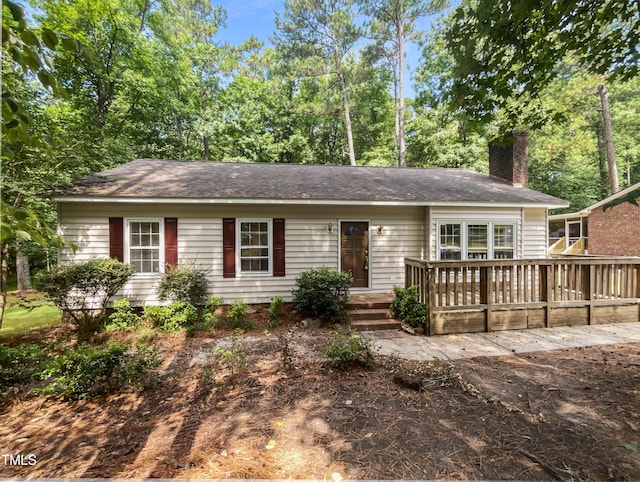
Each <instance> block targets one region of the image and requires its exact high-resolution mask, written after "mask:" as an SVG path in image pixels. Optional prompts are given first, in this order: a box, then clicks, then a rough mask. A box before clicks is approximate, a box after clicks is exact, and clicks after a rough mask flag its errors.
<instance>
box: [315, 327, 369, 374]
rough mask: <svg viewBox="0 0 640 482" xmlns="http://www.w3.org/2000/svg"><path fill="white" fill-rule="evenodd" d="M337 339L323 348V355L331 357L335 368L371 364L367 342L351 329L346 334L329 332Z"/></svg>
mask: <svg viewBox="0 0 640 482" xmlns="http://www.w3.org/2000/svg"><path fill="white" fill-rule="evenodd" d="M331 333H332V334H333V335H334V336H335V337H336V338H337V341H336V342H335V343H332V344H331V345H329V346H328V347H327V348H326V349H325V352H324V353H325V355H326V356H327V357H329V358H330V359H331V365H332V366H333V367H335V368H340V369H345V368H349V367H352V366H354V365H364V366H367V367H368V366H371V364H372V362H373V353H372V350H371V346H370V344H369V342H368V341H367V340H366V339H365V338H363V337H362V336H359V335H355V334H354V333H353V331H351V332H349V333H348V334H346V335H345V334H343V333H339V332H337V331H333V332H331Z"/></svg>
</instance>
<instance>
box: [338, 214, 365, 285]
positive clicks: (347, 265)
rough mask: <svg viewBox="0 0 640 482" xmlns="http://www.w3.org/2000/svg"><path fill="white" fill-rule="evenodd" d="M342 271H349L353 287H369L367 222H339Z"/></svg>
mask: <svg viewBox="0 0 640 482" xmlns="http://www.w3.org/2000/svg"><path fill="white" fill-rule="evenodd" d="M340 240H341V241H340V246H341V248H340V252H341V256H340V258H341V267H342V271H346V272H348V273H351V276H353V284H352V285H351V286H352V287H354V288H368V287H369V223H349V222H342V223H340Z"/></svg>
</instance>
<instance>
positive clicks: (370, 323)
mask: <svg viewBox="0 0 640 482" xmlns="http://www.w3.org/2000/svg"><path fill="white" fill-rule="evenodd" d="M351 327H352V328H353V329H355V330H356V331H375V330H399V329H400V328H401V325H400V322H399V321H398V320H395V319H393V318H386V319H384V320H357V321H352V322H351Z"/></svg>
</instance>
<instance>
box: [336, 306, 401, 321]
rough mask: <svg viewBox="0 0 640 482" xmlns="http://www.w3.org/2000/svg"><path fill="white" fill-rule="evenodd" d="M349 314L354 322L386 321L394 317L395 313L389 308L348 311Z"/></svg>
mask: <svg viewBox="0 0 640 482" xmlns="http://www.w3.org/2000/svg"><path fill="white" fill-rule="evenodd" d="M347 313H348V314H349V319H351V320H352V321H357V320H384V319H387V318H392V317H393V313H392V312H391V310H389V309H388V308H375V309H357V310H348V311H347Z"/></svg>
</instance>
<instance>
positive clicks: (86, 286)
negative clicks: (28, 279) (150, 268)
mask: <svg viewBox="0 0 640 482" xmlns="http://www.w3.org/2000/svg"><path fill="white" fill-rule="evenodd" d="M133 272H134V269H133V267H132V266H130V265H127V264H124V263H121V262H120V261H118V260H116V259H97V260H91V261H86V262H84V263H79V264H72V265H67V266H60V267H58V268H56V269H54V270H52V271H51V272H50V273H49V275H48V276H47V277H46V278H45V279H43V280H42V289H43V291H44V292H45V293H47V294H48V295H49V297H50V298H51V299H52V300H53V301H54V302H55V303H56V305H57V306H58V307H59V308H60V309H61V310H62V312H63V313H65V314H67V315H68V316H69V317H70V318H71V320H73V321H74V323H75V324H76V325H78V327H79V329H80V332H81V333H83V332H85V333H86V332H87V331H89V332H90V331H94V330H96V329H99V328H100V327H102V324H103V323H104V319H103V318H104V315H105V312H106V309H107V304H108V303H109V300H110V299H111V298H112V297H113V296H115V294H116V293H117V292H118V291H119V290H120V289H121V288H122V287H123V286H124V285H125V283H126V282H127V280H128V279H129V278H130V277H131V275H132V274H133Z"/></svg>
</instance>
